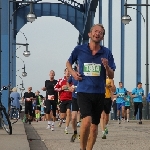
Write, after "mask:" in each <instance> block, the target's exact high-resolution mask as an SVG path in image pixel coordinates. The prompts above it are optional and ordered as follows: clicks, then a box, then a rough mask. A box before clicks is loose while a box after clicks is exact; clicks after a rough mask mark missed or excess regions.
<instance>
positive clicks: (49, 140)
mask: <svg viewBox="0 0 150 150" xmlns="http://www.w3.org/2000/svg"><path fill="white" fill-rule="evenodd" d="M32 126H33V127H34V129H35V130H36V131H37V133H38V135H39V136H40V138H41V140H42V141H44V143H45V145H46V147H47V148H48V150H79V140H76V141H75V142H74V143H71V142H70V138H71V136H72V133H73V131H72V128H71V124H70V127H69V134H68V135H66V134H65V133H64V128H65V124H63V125H62V127H61V128H60V127H58V122H56V123H55V131H51V130H47V129H46V126H47V122H46V121H41V122H32ZM78 129H79V128H78ZM99 129H100V127H99ZM108 129H109V134H108V136H107V139H105V140H103V139H101V134H102V133H101V131H100V130H99V135H98V138H97V141H96V144H95V146H94V148H93V150H141V149H142V150H150V121H146V120H145V121H143V124H142V125H139V124H137V121H130V122H129V123H127V122H123V123H122V124H120V125H119V124H118V122H117V121H110V123H109V125H108ZM41 150H42V149H41Z"/></svg>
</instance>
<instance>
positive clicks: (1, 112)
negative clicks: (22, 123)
mask: <svg viewBox="0 0 150 150" xmlns="http://www.w3.org/2000/svg"><path fill="white" fill-rule="evenodd" d="M3 90H8V87H6V86H3V87H2V88H1V90H0V121H1V122H0V123H1V126H2V128H3V129H4V130H5V131H6V132H7V133H8V134H9V135H11V134H12V126H11V122H10V120H9V115H8V114H7V112H6V108H5V107H4V106H3V104H2V101H1V95H2V91H3Z"/></svg>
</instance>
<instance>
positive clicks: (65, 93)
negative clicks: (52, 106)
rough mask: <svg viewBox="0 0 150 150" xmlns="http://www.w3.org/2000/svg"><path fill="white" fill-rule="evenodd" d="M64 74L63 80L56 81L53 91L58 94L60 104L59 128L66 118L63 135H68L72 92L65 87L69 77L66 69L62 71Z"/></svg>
mask: <svg viewBox="0 0 150 150" xmlns="http://www.w3.org/2000/svg"><path fill="white" fill-rule="evenodd" d="M64 74H65V76H64V78H61V79H59V80H58V82H57V84H56V85H55V86H54V89H55V90H56V91H58V92H59V100H60V102H61V103H60V122H59V127H61V125H62V122H63V119H65V118H66V128H65V133H66V134H68V126H69V122H70V118H71V100H72V92H70V91H69V87H68V86H67V81H68V79H69V77H70V74H69V71H68V69H67V68H66V69H65V70H64Z"/></svg>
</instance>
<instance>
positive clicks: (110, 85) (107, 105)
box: [100, 76, 116, 139]
mask: <svg viewBox="0 0 150 150" xmlns="http://www.w3.org/2000/svg"><path fill="white" fill-rule="evenodd" d="M105 89H106V92H105V101H104V111H103V112H102V114H101V119H100V126H101V129H102V139H106V134H108V129H107V124H108V121H109V113H110V111H111V106H112V100H111V96H112V92H113V93H114V92H115V90H116V89H115V86H114V80H112V79H109V77H108V76H107V78H106V87H105Z"/></svg>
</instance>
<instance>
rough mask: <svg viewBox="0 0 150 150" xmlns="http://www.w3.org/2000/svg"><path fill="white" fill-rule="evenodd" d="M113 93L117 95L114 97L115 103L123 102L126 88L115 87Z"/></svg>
mask: <svg viewBox="0 0 150 150" xmlns="http://www.w3.org/2000/svg"><path fill="white" fill-rule="evenodd" d="M114 95H118V97H117V99H116V103H123V102H125V99H124V98H125V95H127V90H126V88H116V92H115V93H114Z"/></svg>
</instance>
